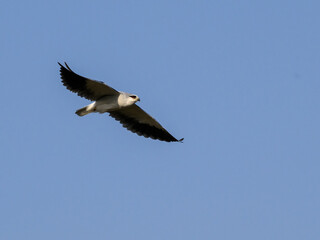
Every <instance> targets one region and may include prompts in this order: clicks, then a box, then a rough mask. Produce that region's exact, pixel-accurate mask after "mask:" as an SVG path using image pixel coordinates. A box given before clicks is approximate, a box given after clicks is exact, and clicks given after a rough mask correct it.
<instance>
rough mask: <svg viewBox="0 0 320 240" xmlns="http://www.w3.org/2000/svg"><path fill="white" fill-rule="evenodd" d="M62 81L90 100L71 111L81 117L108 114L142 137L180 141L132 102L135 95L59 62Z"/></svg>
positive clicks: (69, 88)
mask: <svg viewBox="0 0 320 240" xmlns="http://www.w3.org/2000/svg"><path fill="white" fill-rule="evenodd" d="M58 64H59V66H60V76H61V82H62V84H63V85H64V86H65V87H66V88H67V89H68V90H70V91H71V92H74V93H77V94H78V96H80V97H83V98H86V99H88V100H90V101H93V102H92V103H90V104H89V105H87V106H85V107H83V108H80V109H79V110H77V111H76V112H75V113H76V114H77V115H78V116H80V117H82V116H85V115H87V114H89V113H109V115H110V116H111V117H112V118H114V119H115V120H117V121H119V122H120V123H121V124H122V126H123V127H124V128H126V129H128V130H129V131H131V132H133V133H136V134H138V135H139V136H144V137H146V138H151V139H155V140H156V139H157V140H160V141H166V142H182V141H183V140H184V138H181V139H179V140H178V139H176V138H175V137H173V136H172V135H171V134H170V133H169V132H168V131H167V130H166V129H165V128H164V127H162V126H161V124H160V123H159V122H157V120H155V119H154V118H153V117H151V116H150V115H149V114H148V113H146V112H145V111H144V110H143V109H142V108H140V107H139V106H138V105H137V104H136V103H137V102H138V101H140V98H139V97H138V96H137V95H136V94H130V93H126V92H121V91H117V90H115V89H114V88H112V87H110V86H108V85H107V84H105V83H103V82H101V81H96V80H92V79H89V78H86V77H83V76H80V75H78V74H77V73H75V72H73V71H72V70H71V68H70V67H69V66H68V64H67V63H66V62H65V63H64V64H65V66H63V65H62V64H61V63H59V62H58Z"/></svg>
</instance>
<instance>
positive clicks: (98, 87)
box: [58, 63, 119, 101]
mask: <svg viewBox="0 0 320 240" xmlns="http://www.w3.org/2000/svg"><path fill="white" fill-rule="evenodd" d="M58 64H59V65H60V75H61V79H62V83H63V85H64V86H66V88H67V89H68V90H70V91H72V92H75V93H77V94H78V95H79V96H80V97H84V98H87V99H89V100H92V101H96V100H98V99H99V98H101V97H103V96H106V95H116V94H118V93H119V92H118V91H116V90H115V89H113V88H111V87H109V86H108V85H106V84H104V83H103V82H99V81H95V80H91V79H89V78H85V77H82V76H80V75H78V74H76V73H75V72H73V71H72V70H71V69H70V67H69V66H68V65H67V63H65V65H66V67H65V66H63V65H61V64H60V63H58Z"/></svg>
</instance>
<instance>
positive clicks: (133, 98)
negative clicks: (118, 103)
mask: <svg viewBox="0 0 320 240" xmlns="http://www.w3.org/2000/svg"><path fill="white" fill-rule="evenodd" d="M129 98H130V100H131V101H132V102H133V103H136V102H137V101H140V98H139V97H138V96H137V95H134V94H131V95H130V96H129Z"/></svg>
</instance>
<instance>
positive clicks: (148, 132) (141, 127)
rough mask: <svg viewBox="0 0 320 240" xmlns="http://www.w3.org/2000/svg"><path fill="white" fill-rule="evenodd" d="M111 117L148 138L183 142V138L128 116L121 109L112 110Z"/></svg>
mask: <svg viewBox="0 0 320 240" xmlns="http://www.w3.org/2000/svg"><path fill="white" fill-rule="evenodd" d="M109 115H110V116H111V117H113V118H114V119H116V120H117V121H119V122H120V123H121V124H122V126H123V127H125V128H126V129H128V130H129V131H131V132H133V133H136V134H138V135H139V136H144V137H146V138H152V139H158V140H160V141H166V142H182V141H183V138H182V139H180V140H177V139H176V138H175V137H173V136H172V135H171V134H170V133H169V132H168V131H167V130H165V129H164V128H158V127H156V126H151V125H149V124H147V123H141V122H139V121H138V120H137V119H134V118H132V117H128V116H127V115H126V114H124V113H122V112H121V111H112V112H110V113H109Z"/></svg>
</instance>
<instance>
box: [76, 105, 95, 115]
mask: <svg viewBox="0 0 320 240" xmlns="http://www.w3.org/2000/svg"><path fill="white" fill-rule="evenodd" d="M91 112H93V111H92V110H89V111H88V110H87V107H83V108H80V109H78V110H77V111H76V114H77V115H78V116H80V117H82V116H84V115H87V114H89V113H91Z"/></svg>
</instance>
